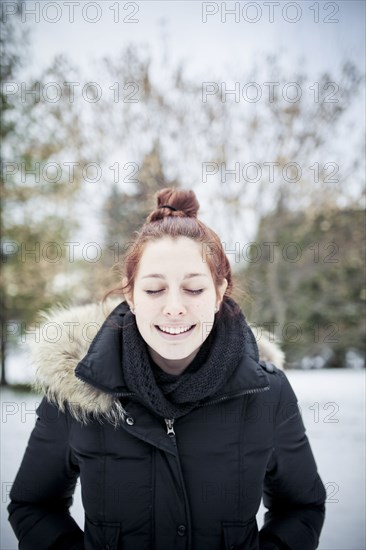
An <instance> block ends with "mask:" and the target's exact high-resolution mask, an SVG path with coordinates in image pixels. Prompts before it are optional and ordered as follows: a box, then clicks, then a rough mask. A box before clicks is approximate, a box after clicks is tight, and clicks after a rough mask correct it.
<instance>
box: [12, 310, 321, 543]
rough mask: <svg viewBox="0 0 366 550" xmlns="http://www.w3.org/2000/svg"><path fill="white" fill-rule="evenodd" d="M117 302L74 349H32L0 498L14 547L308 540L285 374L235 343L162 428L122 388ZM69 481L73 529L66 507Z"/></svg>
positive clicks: (307, 462) (313, 507) (307, 480)
mask: <svg viewBox="0 0 366 550" xmlns="http://www.w3.org/2000/svg"><path fill="white" fill-rule="evenodd" d="M126 311H127V304H126V303H125V302H124V303H122V304H120V305H118V306H117V307H116V308H115V309H114V310H113V312H112V313H111V314H110V315H109V317H108V322H107V321H106V322H105V323H104V324H103V326H102V327H101V328H100V330H99V331H98V333H97V336H96V337H95V338H94V340H93V342H92V344H91V345H90V348H89V349H88V352H87V354H86V355H85V357H83V356H81V357H78V354H77V353H76V354H75V353H72V351H70V345H69V346H68V348H66V349H65V347H64V343H62V342H61V343H59V342H58V344H57V346H56V348H55V350H54V353H53V354H52V351H51V350H52V345H51V344H48V347H47V346H46V348H45V347H43V348H39V350H40V349H41V350H42V351H39V357H40V358H41V359H39V360H41V361H42V362H43V365H42V368H41V369H39V371H41V374H40V375H39V376H40V377H41V378H42V380H41V383H42V384H43V387H44V388H45V390H46V392H47V397H44V398H43V401H42V403H41V404H40V406H39V407H38V409H37V422H36V426H35V428H34V430H33V432H32V434H31V436H30V440H29V443H28V446H27V449H26V452H25V455H24V458H23V461H22V464H21V467H20V469H19V472H18V474H17V477H16V479H15V482H14V484H13V487H12V490H11V493H10V499H11V502H10V504H9V506H8V510H9V521H10V523H11V525H12V527H13V529H14V531H15V534H16V536H17V538H18V539H19V541H20V542H19V548H20V549H22V550H43V549H49V548H54V549H65V550H66V549H71V548H75V549H76V548H85V549H86V550H94V549H95V550H96V549H110V550H112V549H113V550H234V549H236V550H239V549H243V550H244V549H245V550H258V549H261V550H264V549H268V550H269V549H271V548H272V549H276V548H277V549H290V550H313V549H315V548H317V545H318V540H319V534H320V532H321V528H322V525H323V521H324V515H325V505H324V503H325V497H326V494H325V488H324V485H323V483H322V481H321V479H320V477H319V475H318V473H317V468H316V463H315V461H314V457H313V454H312V451H311V448H310V445H309V442H308V439H307V436H306V434H305V428H304V425H303V422H302V419H301V415H300V412H299V408H298V405H297V399H296V396H295V394H294V392H293V390H292V388H291V386H290V384H289V381H288V379H287V377H286V375H285V374H284V373H283V372H282V371H281V370H279V369H278V368H276V367H275V366H273V365H271V364H270V363H268V362H260V361H259V360H258V350H257V347H256V345H255V342H251V341H249V340H247V341H246V342H243V345H244V346H245V355H244V357H243V359H242V361H241V363H240V365H239V367H238V369H237V370H236V371H235V373H234V375H233V376H232V377H231V379H230V380H229V381H228V382H227V384H226V386H225V387H224V388H222V390H221V392H220V394H219V395H216V396H215V399H212V398H209V399H206V400H204V401H203V402H200V403H197V407H196V408H195V409H194V410H193V411H191V412H190V413H188V414H187V415H185V416H183V417H181V418H178V419H176V420H175V422H174V423H171V422H170V421H169V419H163V418H161V417H159V416H157V415H154V414H153V413H151V412H150V411H149V410H148V409H147V408H146V407H145V406H143V404H141V403H139V402H138V401H137V400H135V399H134V398H133V396H132V395H131V392H130V391H129V390H128V388H127V387H126V386H125V384H124V380H123V371H122V368H121V349H120V346H121V342H122V338H121V335H120V332H119V330H120V329H118V328H116V327H115V326H114V325H112V324H111V323H110V321H111V320H112V321H117V322H118V321H120V316H121V315H124V313H125V312H126ZM63 314H64V315H66V313H65V312H63ZM64 318H67V319H68V320H70V317H64ZM42 345H43V346H45V345H46V344H42ZM79 352H80V348H79ZM223 353H225V350H223ZM42 354H43V355H42ZM61 356H62V359H61ZM47 357H48V358H49V359H48V365H45V364H44V362H45V361H46V358H47ZM82 357H83V358H82ZM80 359H81V360H80ZM62 361H64V362H65V361H68V362H69V363H70V362H71V364H73V368H72V370H71V371H70V366H68V367H67V368H65V369H64V370H62V364H63V363H62ZM76 365H77V368H76V370H75V366H76ZM48 372H49V373H50V375H49V376H48V374H47V373H48ZM75 375H76V376H75ZM79 476H80V482H81V490H82V502H83V507H84V510H85V525H84V533H83V532H82V530H81V529H79V527H78V526H77V524H76V522H75V521H74V520H73V518H72V517H71V516H70V514H69V507H70V505H71V503H72V495H73V492H74V489H75V485H76V483H77V480H78V478H79ZM262 495H263V499H264V505H265V506H266V507H267V508H268V512H267V513H266V515H265V523H264V526H263V528H262V529H261V531H260V533H258V529H257V523H256V513H257V511H258V508H259V505H260V501H261V498H262Z"/></svg>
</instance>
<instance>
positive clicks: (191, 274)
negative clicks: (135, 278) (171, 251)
mask: <svg viewBox="0 0 366 550" xmlns="http://www.w3.org/2000/svg"><path fill="white" fill-rule="evenodd" d="M150 277H152V278H154V279H165V276H164V275H162V274H161V273H150V275H144V277H141V279H148V278H150ZM193 277H207V275H206V273H187V274H186V275H184V277H183V278H184V279H192V278H193Z"/></svg>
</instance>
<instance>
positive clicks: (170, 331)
mask: <svg viewBox="0 0 366 550" xmlns="http://www.w3.org/2000/svg"><path fill="white" fill-rule="evenodd" d="M190 328H191V327H176V328H172V327H161V326H159V329H160V330H162V331H163V332H167V333H168V334H181V333H182V332H187V330H189V329H190Z"/></svg>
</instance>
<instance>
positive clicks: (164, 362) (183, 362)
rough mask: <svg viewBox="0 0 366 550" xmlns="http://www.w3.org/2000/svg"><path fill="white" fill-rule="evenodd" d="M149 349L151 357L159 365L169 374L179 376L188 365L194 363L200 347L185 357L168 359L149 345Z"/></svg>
mask: <svg viewBox="0 0 366 550" xmlns="http://www.w3.org/2000/svg"><path fill="white" fill-rule="evenodd" d="M148 350H149V354H150V357H151V359H152V360H153V361H154V363H155V364H156V365H158V367H160V368H161V369H162V370H163V371H164V372H166V373H167V374H173V375H176V376H179V375H180V374H182V373H183V372H184V371H185V370H186V368H187V367H188V365H189V364H190V363H192V361H193V359H194V358H195V357H196V355H197V353H198V351H199V348H198V349H197V350H195V351H193V352H192V353H191V354H190V355H188V357H184V358H183V359H166V358H165V357H162V356H161V355H159V354H158V353H157V352H156V351H155V350H153V349H152V348H151V347H150V346H149V347H148Z"/></svg>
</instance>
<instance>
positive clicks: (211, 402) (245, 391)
mask: <svg viewBox="0 0 366 550" xmlns="http://www.w3.org/2000/svg"><path fill="white" fill-rule="evenodd" d="M269 389H270V386H265V387H264V388H253V389H251V390H244V391H242V392H240V393H235V394H234V395H224V396H223V397H218V398H217V399H212V400H211V401H207V403H199V404H198V405H197V407H205V406H206V405H215V404H216V403H219V402H220V401H225V400H226V399H233V398H234V397H240V396H241V395H245V394H247V393H259V392H262V391H267V390H269Z"/></svg>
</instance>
